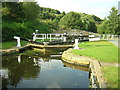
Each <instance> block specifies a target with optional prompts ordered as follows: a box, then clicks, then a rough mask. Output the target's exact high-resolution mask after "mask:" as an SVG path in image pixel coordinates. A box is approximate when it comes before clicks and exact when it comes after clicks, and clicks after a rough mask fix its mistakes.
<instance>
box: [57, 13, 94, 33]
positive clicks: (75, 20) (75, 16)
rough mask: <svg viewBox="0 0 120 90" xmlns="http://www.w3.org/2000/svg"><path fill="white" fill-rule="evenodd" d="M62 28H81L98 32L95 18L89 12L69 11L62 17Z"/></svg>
mask: <svg viewBox="0 0 120 90" xmlns="http://www.w3.org/2000/svg"><path fill="white" fill-rule="evenodd" d="M59 27H60V29H81V30H87V31H92V32H96V25H95V21H94V19H93V18H92V17H91V16H90V15H87V14H83V13H76V12H69V13H67V14H66V15H65V16H64V17H62V18H61V20H60V22H59Z"/></svg>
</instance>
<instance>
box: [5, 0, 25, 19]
mask: <svg viewBox="0 0 120 90" xmlns="http://www.w3.org/2000/svg"><path fill="white" fill-rule="evenodd" d="M22 18H24V12H23V8H22V3H18V2H12V3H11V2H3V20H5V19H6V20H15V21H20V20H21V19H22Z"/></svg>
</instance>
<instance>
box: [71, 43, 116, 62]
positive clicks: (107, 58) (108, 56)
mask: <svg viewBox="0 0 120 90" xmlns="http://www.w3.org/2000/svg"><path fill="white" fill-rule="evenodd" d="M79 47H80V48H84V49H83V50H79V49H78V50H72V53H74V54H78V55H83V56H89V57H91V58H94V59H96V60H98V61H102V62H118V47H117V46H115V45H113V44H112V43H111V42H107V41H93V42H85V43H80V44H79Z"/></svg>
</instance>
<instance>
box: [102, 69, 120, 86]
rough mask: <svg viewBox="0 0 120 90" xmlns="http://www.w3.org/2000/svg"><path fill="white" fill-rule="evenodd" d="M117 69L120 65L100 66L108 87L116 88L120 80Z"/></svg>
mask: <svg viewBox="0 0 120 90" xmlns="http://www.w3.org/2000/svg"><path fill="white" fill-rule="evenodd" d="M118 69H120V67H102V72H103V73H104V77H105V79H106V81H107V84H108V87H109V88H118V85H119V84H118V82H120V78H118V77H119V76H118Z"/></svg>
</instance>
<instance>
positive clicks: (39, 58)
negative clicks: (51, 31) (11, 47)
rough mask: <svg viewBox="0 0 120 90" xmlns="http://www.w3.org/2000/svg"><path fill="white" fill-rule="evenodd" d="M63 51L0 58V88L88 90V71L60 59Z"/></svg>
mask: <svg viewBox="0 0 120 90" xmlns="http://www.w3.org/2000/svg"><path fill="white" fill-rule="evenodd" d="M63 51H64V50H63V49H51V50H50V49H48V50H46V51H41V50H39V49H33V50H27V51H25V52H22V53H19V54H12V55H6V56H3V57H2V70H1V72H2V75H1V76H2V88H89V86H90V81H89V71H88V68H87V67H83V66H77V65H72V64H68V63H66V62H64V61H62V59H61V55H62V52H63Z"/></svg>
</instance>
